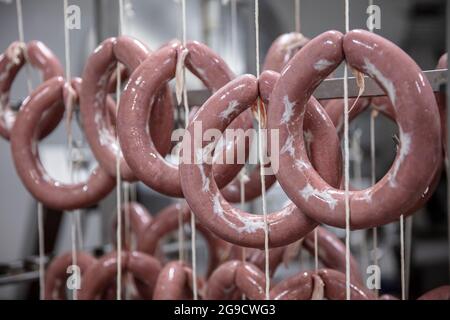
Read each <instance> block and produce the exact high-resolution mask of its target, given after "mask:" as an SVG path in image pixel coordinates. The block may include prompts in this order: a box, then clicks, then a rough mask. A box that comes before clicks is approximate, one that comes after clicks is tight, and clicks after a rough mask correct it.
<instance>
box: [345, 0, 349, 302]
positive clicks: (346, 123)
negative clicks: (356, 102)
mask: <svg viewBox="0 0 450 320" xmlns="http://www.w3.org/2000/svg"><path fill="white" fill-rule="evenodd" d="M349 25H350V23H349V3H348V0H345V32H348V31H349V29H350V27H349ZM348 112H349V108H348V70H347V63H345V64H344V155H345V160H344V185H345V187H344V188H345V296H346V299H347V300H350V199H349V185H350V183H349V182H350V151H349V139H348V122H349V121H348Z"/></svg>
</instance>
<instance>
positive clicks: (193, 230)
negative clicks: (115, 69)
mask: <svg viewBox="0 0 450 320" xmlns="http://www.w3.org/2000/svg"><path fill="white" fill-rule="evenodd" d="M181 13H182V19H181V20H182V31H183V46H184V47H185V48H186V42H187V35H186V33H187V26H186V20H187V19H186V0H182V1H181ZM183 105H184V117H185V122H184V124H185V128H187V127H188V125H189V102H188V96H187V87H186V66H185V64H184V62H183ZM196 229H197V228H196V225H195V215H194V214H193V213H192V212H191V251H192V255H191V259H192V291H193V292H192V293H193V296H194V300H198V292H197V250H196V236H197V235H196V233H197V232H196V231H197V230H196Z"/></svg>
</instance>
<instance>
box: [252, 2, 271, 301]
mask: <svg viewBox="0 0 450 320" xmlns="http://www.w3.org/2000/svg"><path fill="white" fill-rule="evenodd" d="M255 44H256V46H255V47H256V77H258V78H259V75H260V66H259V0H255ZM257 105H258V121H257V122H258V155H259V157H258V158H259V175H260V178H261V201H262V210H263V215H264V253H265V276H266V288H265V297H266V300H269V297H270V296H269V291H270V273H269V271H270V270H269V226H268V224H267V203H266V181H265V179H264V165H263V143H262V121H263V117H262V114H261V99H260V98H259V96H258V100H257ZM264 118H265V117H264Z"/></svg>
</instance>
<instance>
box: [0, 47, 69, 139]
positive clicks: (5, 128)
mask: <svg viewBox="0 0 450 320" xmlns="http://www.w3.org/2000/svg"><path fill="white" fill-rule="evenodd" d="M23 46H24V47H22V44H21V43H20V42H17V41H16V42H13V43H11V45H10V46H9V47H8V49H7V50H6V52H5V53H3V54H2V55H0V135H2V136H3V138H5V139H10V131H11V129H12V127H13V125H14V122H15V120H16V116H17V111H14V110H12V109H11V105H10V101H9V93H10V90H11V86H12V83H13V82H14V79H15V78H16V76H17V74H18V72H19V71H20V69H21V68H22V67H23V65H24V64H25V62H26V61H25V56H24V53H25V54H26V57H27V62H29V63H30V65H31V66H32V67H34V68H37V69H38V70H39V71H41V74H42V79H43V81H46V80H49V79H51V78H53V77H56V76H63V74H64V73H63V69H62V66H61V64H60V62H59V60H58V58H57V57H56V56H55V55H54V54H53V52H51V51H50V49H49V48H47V47H46V46H45V45H44V44H43V43H42V42H40V41H30V42H29V43H28V44H26V45H23ZM24 51H26V52H24ZM12 55H15V58H16V59H17V61H14V59H12ZM63 114H64V108H62V107H61V103H59V104H58V105H56V106H55V107H54V108H53V107H52V108H49V110H48V112H47V113H46V114H45V115H44V117H43V118H42V120H41V121H40V123H39V129H38V130H39V132H40V133H39V138H40V139H42V138H44V137H46V136H47V135H48V134H49V133H51V132H52V131H53V129H55V128H56V126H57V125H58V124H59V122H60V120H61V119H62V117H63Z"/></svg>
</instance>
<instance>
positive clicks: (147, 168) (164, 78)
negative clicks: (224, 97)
mask: <svg viewBox="0 0 450 320" xmlns="http://www.w3.org/2000/svg"><path fill="white" fill-rule="evenodd" d="M187 49H188V50H189V54H188V55H187V57H186V61H185V63H186V66H187V67H188V69H189V70H191V71H192V72H193V73H194V74H196V75H198V76H199V77H200V79H201V80H202V81H204V84H205V85H206V86H207V87H208V88H209V89H210V90H212V91H216V90H217V89H219V88H220V87H221V86H222V85H224V84H225V83H227V82H228V81H229V80H231V79H232V77H233V75H232V73H231V71H230V70H229V69H228V67H227V66H226V64H225V62H224V61H223V60H222V59H221V58H220V57H219V56H218V55H216V54H215V53H214V52H212V51H211V50H210V49H208V48H207V47H206V46H205V45H202V44H200V43H198V42H189V43H188V44H187ZM180 50H181V47H180V46H176V45H173V46H165V47H163V48H161V49H160V50H158V51H156V52H155V53H153V54H151V55H150V56H149V57H148V58H147V59H146V60H145V61H144V62H143V63H142V64H141V65H140V66H139V67H138V68H137V69H136V70H135V72H134V73H133V74H132V75H131V77H130V80H129V82H128V86H127V90H125V92H124V94H123V96H122V99H121V103H120V106H119V113H118V134H119V140H120V144H121V146H122V148H123V153H124V157H125V159H126V161H127V163H128V164H129V166H130V168H132V170H133V172H134V173H135V175H136V176H137V177H138V178H139V179H140V180H141V181H143V182H144V183H145V184H146V185H148V186H149V187H151V188H153V189H155V190H156V191H158V192H160V193H163V194H165V195H168V196H173V197H181V196H182V195H183V193H182V190H181V186H180V181H179V172H178V167H177V166H175V165H173V164H171V163H169V162H167V161H166V160H165V159H164V158H163V157H162V156H161V155H160V154H159V153H158V152H157V150H156V149H155V146H154V144H153V141H152V138H151V137H150V136H149V135H148V133H147V119H148V116H149V114H150V112H151V109H152V108H151V106H149V102H150V101H152V99H153V98H154V94H155V92H156V91H157V90H158V89H159V88H160V87H161V84H165V83H167V82H168V81H169V80H170V79H172V78H173V77H174V76H175V69H176V64H177V57H178V53H179V51H180ZM168 112H171V110H170V111H169V110H168ZM251 125H252V118H251V114H250V113H249V112H248V113H246V114H245V115H244V116H243V117H240V118H239V119H238V120H237V121H235V122H234V123H233V126H234V127H235V128H244V129H246V128H249V127H251ZM235 147H236V144H235ZM235 154H237V152H236V153H235ZM241 167H242V165H239V164H238V165H236V164H235V165H220V164H218V165H217V166H215V168H216V169H215V179H216V180H217V183H218V184H219V185H220V186H224V185H226V184H227V183H229V182H230V181H231V180H232V179H233V178H234V177H235V176H236V175H237V173H238V172H239V171H240V169H241Z"/></svg>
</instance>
